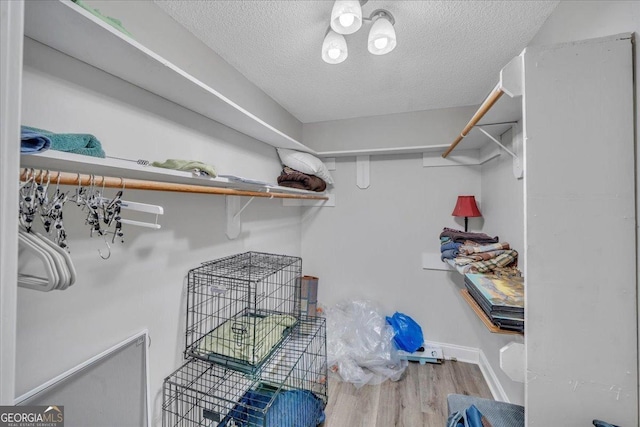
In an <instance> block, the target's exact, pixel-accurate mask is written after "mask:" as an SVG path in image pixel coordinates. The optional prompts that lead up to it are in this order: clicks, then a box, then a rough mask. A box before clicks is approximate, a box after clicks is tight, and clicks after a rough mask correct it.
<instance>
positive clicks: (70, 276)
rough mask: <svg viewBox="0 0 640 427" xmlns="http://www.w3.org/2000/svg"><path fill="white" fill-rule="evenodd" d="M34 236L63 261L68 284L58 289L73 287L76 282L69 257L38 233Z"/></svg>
mask: <svg viewBox="0 0 640 427" xmlns="http://www.w3.org/2000/svg"><path fill="white" fill-rule="evenodd" d="M35 236H36V237H37V238H38V239H39V240H40V241H42V242H43V243H44V244H45V245H47V246H49V248H51V250H52V251H53V252H54V253H57V254H58V256H59V257H60V259H61V260H62V261H64V265H65V267H66V273H67V275H68V281H67V282H68V283H67V285H66V286H64V287H60V288H58V289H60V290H65V289H67V288H68V287H69V286H71V285H73V284H74V283H75V282H76V268H75V266H74V265H73V261H72V260H71V255H69V253H68V252H67V251H65V250H64V249H62V248H61V247H60V246H58V245H56V244H55V243H54V242H52V241H51V240H49V239H47V238H46V237H45V236H43V235H42V234H40V233H35Z"/></svg>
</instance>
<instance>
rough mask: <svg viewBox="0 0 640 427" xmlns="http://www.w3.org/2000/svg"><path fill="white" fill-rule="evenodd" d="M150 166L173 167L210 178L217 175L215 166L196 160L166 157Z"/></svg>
mask: <svg viewBox="0 0 640 427" xmlns="http://www.w3.org/2000/svg"><path fill="white" fill-rule="evenodd" d="M151 166H155V167H157V168H165V169H174V170H177V171H187V172H193V173H194V174H195V175H197V176H208V177H211V178H215V177H216V176H217V173H216V168H215V167H213V166H212V165H208V164H206V163H203V162H198V161H196V160H179V159H168V160H165V161H164V162H153V163H151Z"/></svg>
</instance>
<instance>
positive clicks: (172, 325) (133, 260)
mask: <svg viewBox="0 0 640 427" xmlns="http://www.w3.org/2000/svg"><path fill="white" fill-rule="evenodd" d="M25 47H26V50H25V69H24V86H23V111H22V118H23V123H24V124H27V125H31V126H36V127H42V128H45V129H49V130H53V131H58V132H79V133H85V132H86V133H92V134H94V135H96V136H97V137H98V138H99V139H100V140H101V142H102V144H103V146H104V149H105V151H106V152H107V155H110V156H116V157H124V158H129V159H147V160H164V159H166V158H186V159H197V160H202V161H205V162H208V163H212V164H214V165H215V166H216V167H217V169H218V171H219V172H220V173H232V174H236V175H243V176H248V177H252V178H256V179H260V180H268V181H275V178H276V177H277V176H278V174H279V172H280V164H279V161H278V159H277V155H276V152H275V150H274V149H273V148H272V147H270V146H268V145H266V144H262V143H260V142H258V141H255V140H252V139H251V138H249V137H247V136H245V135H242V134H239V133H238V132H235V131H233V130H231V129H229V128H227V127H225V126H222V125H220V124H218V123H216V122H213V121H211V120H208V119H206V118H204V117H202V116H200V115H198V114H194V113H192V112H190V111H188V110H185V109H184V108H182V107H179V106H177V105H175V104H172V103H170V102H168V101H166V100H164V99H162V98H160V97H158V96H155V95H153V94H151V93H149V92H146V91H144V90H141V89H139V88H137V87H135V86H132V85H130V84H128V83H125V82H123V81H122V80H120V79H117V78H115V77H113V76H110V75H108V74H106V73H103V72H101V71H98V70H96V69H94V68H92V67H90V66H88V65H86V64H83V63H80V62H79V61H76V60H74V59H71V58H69V57H67V56H65V55H62V54H60V53H58V52H56V51H53V50H52V49H50V48H47V47H45V46H43V45H41V44H39V43H37V42H33V41H30V40H26V45H25ZM67 189H68V190H70V191H73V190H74V189H73V188H67ZM109 191H110V190H107V192H109ZM113 191H114V193H115V190H113ZM125 199H127V200H135V201H139V202H143V203H152V204H159V205H162V206H163V207H164V209H165V214H164V215H163V216H161V217H160V220H159V222H160V224H161V225H162V229H161V230H159V231H152V230H148V229H136V228H134V227H126V226H125V227H126V228H125V243H124V244H119V243H116V244H113V245H112V250H111V252H112V254H111V257H110V258H109V259H108V260H102V259H101V258H100V257H99V256H98V252H97V251H98V249H103V250H104V249H105V248H104V242H103V241H102V239H100V238H93V239H91V238H89V230H88V228H87V227H86V226H85V225H84V219H85V218H84V216H83V214H82V212H80V211H79V210H78V209H77V207H76V206H75V205H74V204H73V203H68V204H67V206H66V207H65V226H66V229H67V232H68V234H69V239H68V241H69V244H70V247H71V255H72V258H73V261H74V264H75V266H76V269H77V276H78V280H77V282H76V284H75V285H74V286H72V287H71V288H69V289H68V290H66V291H63V292H58V291H56V292H50V293H40V292H36V291H31V290H26V289H21V288H20V289H19V292H18V331H17V368H16V393H17V395H21V394H23V393H25V392H27V391H29V390H31V389H32V388H34V387H36V386H38V385H40V384H42V383H43V382H45V381H47V380H49V379H51V378H53V377H55V376H57V375H59V374H60V373H62V372H64V371H66V370H68V369H70V368H72V367H74V366H76V365H78V364H79V363H80V362H83V361H85V360H87V359H88V358H90V357H92V356H94V355H96V354H98V353H100V352H102V351H104V350H105V349H107V348H109V347H111V346H113V345H114V344H116V343H118V342H121V341H122V340H123V339H125V338H127V337H129V336H131V335H133V334H134V333H136V332H139V331H140V330H142V329H145V328H146V329H148V330H149V333H150V336H151V347H150V355H149V362H150V381H151V384H150V390H151V400H152V401H151V406H152V411H153V413H152V415H151V416H152V418H153V425H160V424H161V422H160V416H161V404H162V381H163V379H164V378H165V377H166V376H167V375H169V374H170V373H171V372H172V371H173V370H175V369H176V368H177V367H178V366H179V365H180V364H181V363H182V362H183V359H182V353H181V351H182V349H183V346H184V330H185V317H186V315H185V307H186V301H185V297H186V295H185V285H184V280H185V276H186V274H187V272H188V270H189V269H191V268H194V267H197V266H198V265H199V264H200V263H201V262H203V261H207V260H211V259H216V258H219V257H221V256H226V255H231V254H234V253H241V252H245V251H247V250H258V251H264V252H273V253H282V254H290V255H300V253H301V243H300V242H301V232H300V208H296V207H283V206H282V203H281V202H280V201H278V200H268V199H259V200H255V201H254V202H253V203H252V204H251V205H250V206H249V207H248V208H247V209H246V210H245V211H244V212H243V213H242V219H243V232H242V234H241V236H240V237H239V238H238V239H237V240H233V241H230V240H228V239H227V237H226V236H225V224H226V221H225V199H224V197H220V196H206V195H198V194H181V193H166V192H151V191H148V192H144V191H127V190H125Z"/></svg>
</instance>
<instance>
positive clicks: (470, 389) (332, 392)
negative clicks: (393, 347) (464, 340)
mask: <svg viewBox="0 0 640 427" xmlns="http://www.w3.org/2000/svg"><path fill="white" fill-rule="evenodd" d="M449 393H458V394H468V395H473V396H480V397H486V398H489V399H491V398H492V396H491V392H490V391H489V387H488V386H487V383H486V382H485V380H484V377H483V376H482V373H481V372H480V368H478V366H477V365H473V364H469V363H462V362H452V361H445V362H444V363H443V364H442V365H434V364H429V363H427V364H426V365H420V364H418V363H409V367H408V368H407V370H406V371H405V374H404V376H403V378H402V379H401V380H400V381H397V382H392V381H385V382H384V383H382V384H380V385H377V386H364V387H362V388H360V389H356V388H355V387H354V386H353V385H352V384H350V383H345V382H340V381H338V380H336V379H335V378H331V379H330V381H329V402H328V403H327V408H326V410H325V413H326V420H325V422H324V424H323V427H392V426H398V427H400V426H402V427H423V426H425V427H426V426H428V427H431V426H433V427H444V426H445V422H446V420H447V394H449Z"/></svg>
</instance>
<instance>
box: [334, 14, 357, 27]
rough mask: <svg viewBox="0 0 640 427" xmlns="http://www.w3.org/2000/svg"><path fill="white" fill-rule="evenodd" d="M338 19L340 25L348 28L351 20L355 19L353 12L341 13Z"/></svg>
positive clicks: (351, 22)
mask: <svg viewBox="0 0 640 427" xmlns="http://www.w3.org/2000/svg"><path fill="white" fill-rule="evenodd" d="M338 19H339V20H340V25H342V26H343V27H345V28H349V27H350V26H351V25H353V21H355V19H356V17H355V15H354V14H353V13H343V14H342V15H340V18H338Z"/></svg>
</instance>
